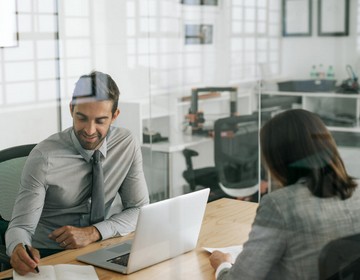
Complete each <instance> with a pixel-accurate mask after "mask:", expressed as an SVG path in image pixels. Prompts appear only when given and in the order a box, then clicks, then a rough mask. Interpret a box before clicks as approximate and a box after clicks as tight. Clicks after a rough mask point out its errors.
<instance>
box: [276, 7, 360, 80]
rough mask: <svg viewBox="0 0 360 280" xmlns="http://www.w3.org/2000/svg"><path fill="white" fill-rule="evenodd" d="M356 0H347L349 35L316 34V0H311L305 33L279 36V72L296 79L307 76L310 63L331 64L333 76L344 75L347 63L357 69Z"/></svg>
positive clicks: (359, 68) (306, 77)
mask: <svg viewBox="0 0 360 280" xmlns="http://www.w3.org/2000/svg"><path fill="white" fill-rule="evenodd" d="M358 6H359V1H358V0H350V24H349V31H350V35H349V36H344V37H331V36H330V37H319V36H318V35H317V33H318V30H317V27H318V22H317V21H318V14H317V11H318V10H317V8H318V0H315V1H312V7H313V9H312V11H313V17H312V19H313V21H312V22H313V24H312V35H311V36H309V37H283V39H282V74H283V75H285V76H287V77H290V78H296V79H308V78H310V70H311V66H312V65H316V66H318V65H319V64H323V65H324V67H325V70H326V69H327V67H328V66H329V65H332V66H334V69H335V75H336V76H335V78H336V79H340V80H342V79H345V78H347V77H348V74H347V72H346V69H345V66H346V65H347V64H350V65H352V66H353V67H354V69H356V70H357V72H358V73H360V60H359V51H358V49H359V46H358V45H357V44H358V36H359V34H358V32H359V31H358V30H357V29H358V24H357V22H358V16H359V12H358V11H359V8H358Z"/></svg>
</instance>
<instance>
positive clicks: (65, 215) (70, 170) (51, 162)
mask: <svg viewBox="0 0 360 280" xmlns="http://www.w3.org/2000/svg"><path fill="white" fill-rule="evenodd" d="M100 151H101V154H102V156H101V159H102V165H103V171H104V191H105V221H103V222H99V223H97V224H95V225H94V226H95V227H96V228H97V229H98V230H99V232H100V233H101V236H102V239H107V238H110V237H114V236H118V235H126V234H128V233H130V232H132V231H134V229H135V226H136V222H137V216H138V212H139V208H140V207H141V206H143V205H145V204H148V203H149V194H148V189H147V185H146V182H145V177H144V173H143V167H142V156H141V149H140V146H139V144H138V143H137V141H135V139H134V138H133V136H132V135H131V134H130V132H129V131H128V130H126V129H124V128H114V127H111V128H110V130H109V133H108V135H107V137H106V139H105V140H104V142H103V144H102V146H101V147H100ZM92 154H93V151H89V150H85V149H83V148H82V147H81V145H80V143H79V141H78V140H77V138H76V136H75V134H74V131H73V128H72V127H71V128H68V129H66V130H64V131H62V132H59V133H57V134H54V135H52V136H50V137H49V138H48V139H46V140H44V141H42V142H41V143H39V144H38V145H37V146H36V147H35V148H34V149H33V151H32V152H31V154H30V155H29V157H28V159H27V161H26V163H25V167H24V169H23V173H22V176H21V183H20V190H19V194H18V197H17V200H16V203H15V206H14V210H13V214H12V219H11V222H10V225H9V228H8V230H7V232H6V245H7V253H8V254H9V255H11V253H12V251H13V250H14V248H15V246H16V245H17V244H19V243H27V244H32V246H34V247H35V248H50V249H60V247H59V245H58V244H57V243H56V242H54V241H52V240H50V239H49V238H48V235H49V234H50V233H51V232H52V231H53V230H55V229H57V228H59V227H62V226H64V225H72V226H76V227H85V226H89V225H90V220H89V218H90V203H91V199H90V197H91V184H92V182H91V181H92V176H91V173H92V163H91V156H92Z"/></svg>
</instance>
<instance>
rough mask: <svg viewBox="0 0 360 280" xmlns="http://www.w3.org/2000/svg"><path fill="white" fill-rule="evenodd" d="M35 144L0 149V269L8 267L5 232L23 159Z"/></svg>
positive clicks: (17, 186)
mask: <svg viewBox="0 0 360 280" xmlns="http://www.w3.org/2000/svg"><path fill="white" fill-rule="evenodd" d="M35 145H36V144H28V145H21V146H15V147H11V148H8V149H5V150H2V151H0V190H1V196H0V271H3V270H5V269H8V268H10V263H9V257H8V256H7V255H6V247H5V232H6V230H7V227H8V223H9V221H10V219H11V214H12V209H13V206H14V203H15V199H16V196H17V193H18V190H19V185H20V177H21V172H22V169H23V167H24V164H25V160H26V158H27V156H28V155H29V153H30V152H31V150H32V149H33V148H34V147H35Z"/></svg>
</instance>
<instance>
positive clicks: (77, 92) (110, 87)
mask: <svg viewBox="0 0 360 280" xmlns="http://www.w3.org/2000/svg"><path fill="white" fill-rule="evenodd" d="M119 95H120V91H119V88H118V86H117V85H116V83H115V81H114V80H113V79H112V78H111V76H110V75H108V74H105V73H102V72H99V71H93V72H91V73H90V74H89V75H83V76H81V77H80V78H79V80H78V81H77V82H76V84H75V89H74V93H73V97H72V101H71V103H72V104H73V105H76V103H77V101H78V99H80V98H81V99H83V98H86V99H85V100H92V101H103V100H110V101H112V102H113V106H112V110H111V111H112V114H114V113H115V111H116V109H117V107H118V103H119ZM83 100H84V99H83Z"/></svg>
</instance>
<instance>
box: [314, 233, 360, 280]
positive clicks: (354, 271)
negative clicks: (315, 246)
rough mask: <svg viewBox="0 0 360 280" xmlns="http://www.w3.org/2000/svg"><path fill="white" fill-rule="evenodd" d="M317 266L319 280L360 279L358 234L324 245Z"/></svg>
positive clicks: (359, 242)
mask: <svg viewBox="0 0 360 280" xmlns="http://www.w3.org/2000/svg"><path fill="white" fill-rule="evenodd" d="M318 265H319V279H320V280H325V279H326V280H340V279H342V280H352V279H354V280H355V279H360V233H359V234H356V235H352V236H347V237H344V238H340V239H336V240H333V241H331V242H329V243H328V244H327V245H325V247H324V248H323V249H322V250H321V253H320V256H319V263H318Z"/></svg>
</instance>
